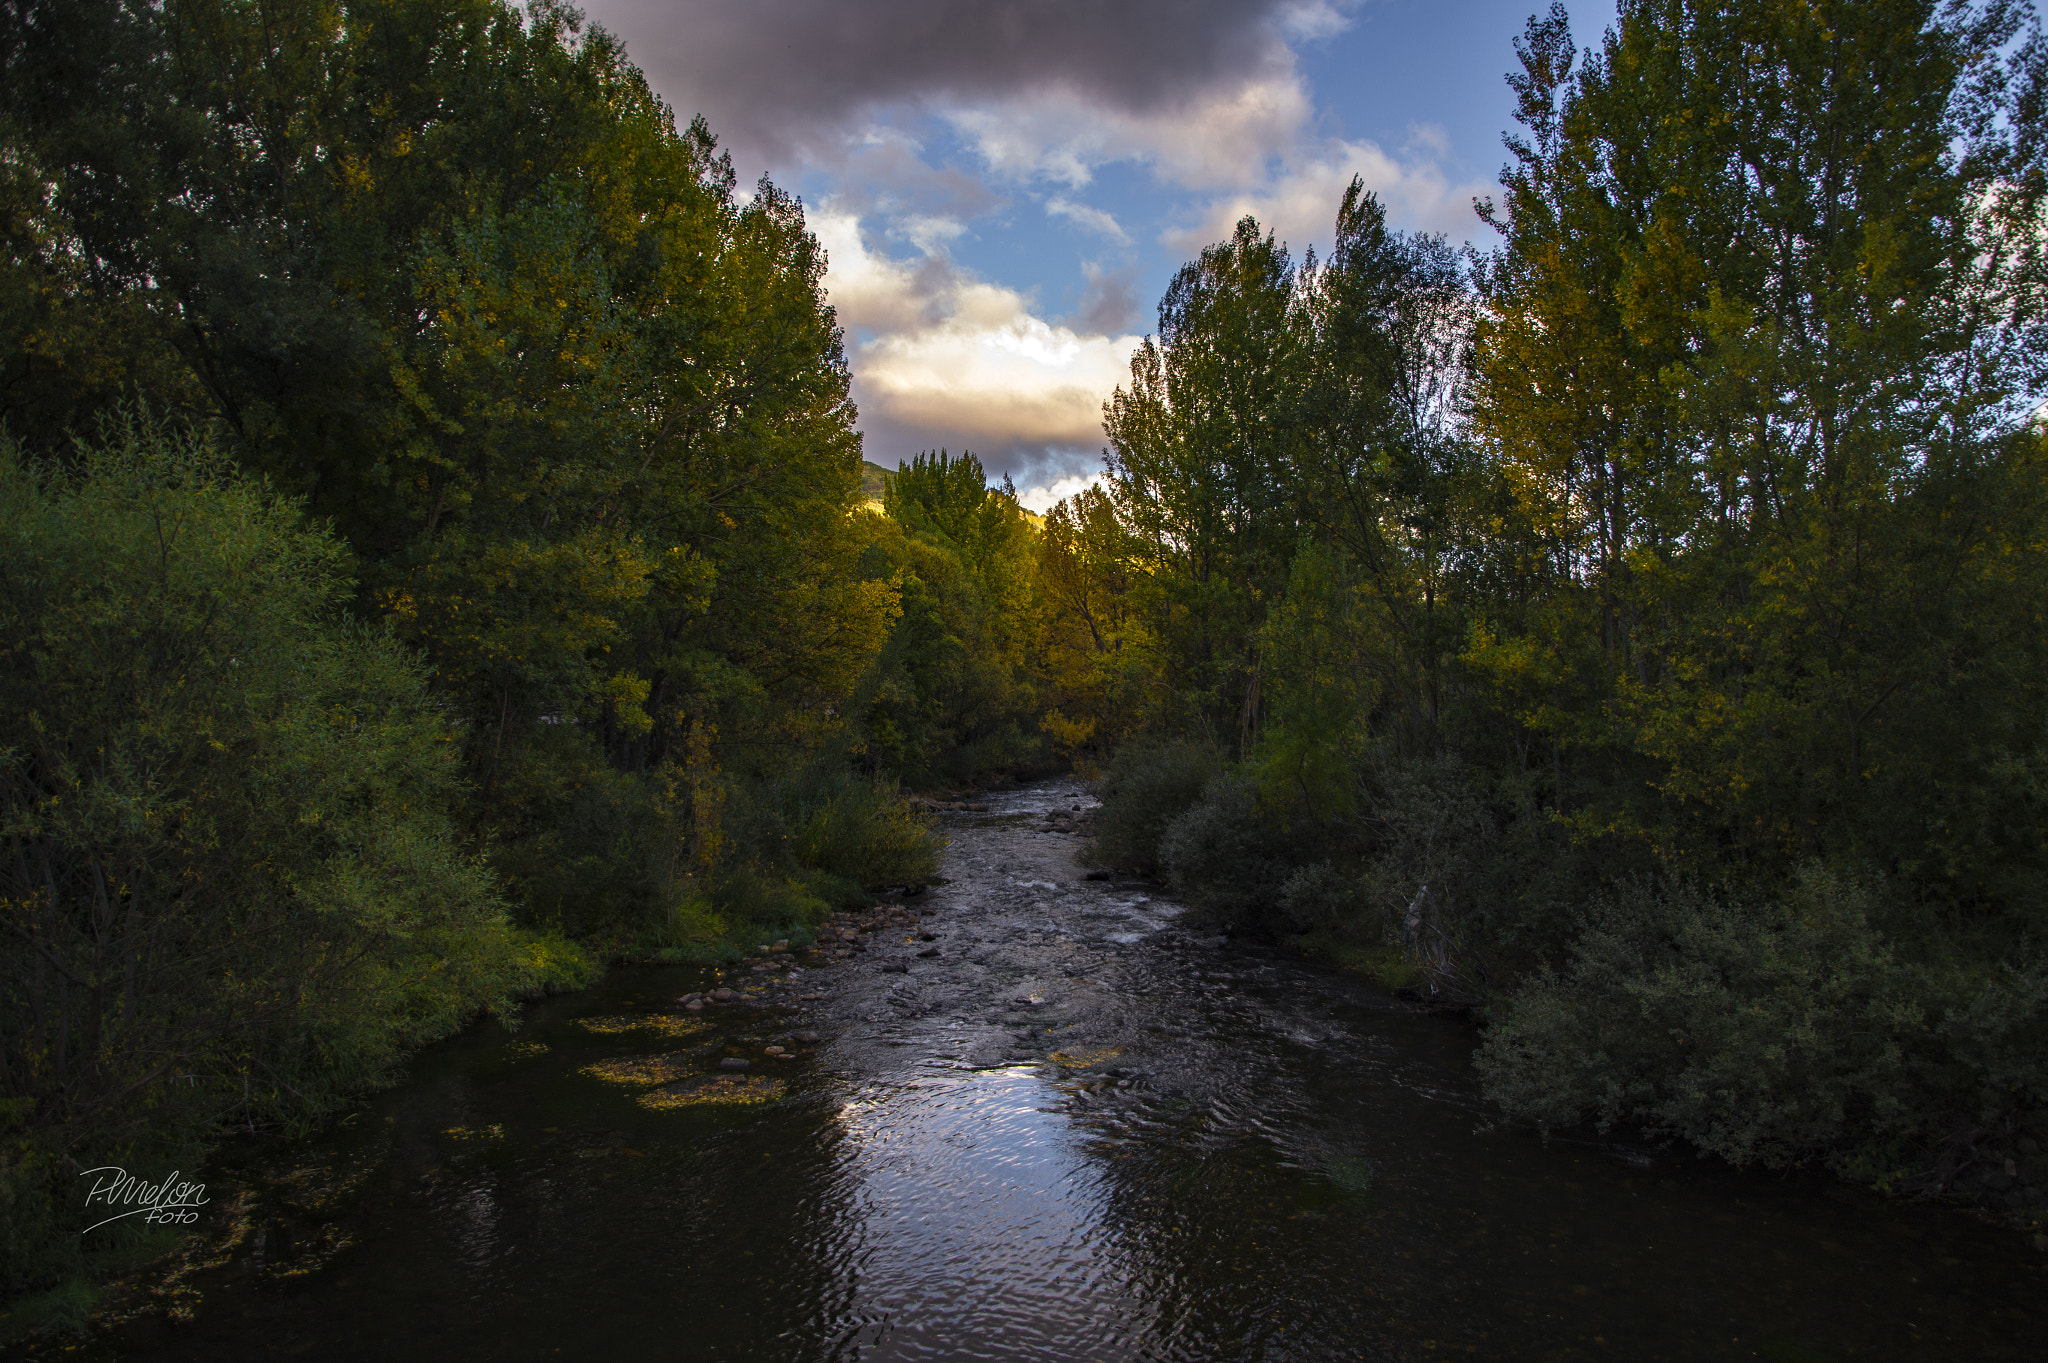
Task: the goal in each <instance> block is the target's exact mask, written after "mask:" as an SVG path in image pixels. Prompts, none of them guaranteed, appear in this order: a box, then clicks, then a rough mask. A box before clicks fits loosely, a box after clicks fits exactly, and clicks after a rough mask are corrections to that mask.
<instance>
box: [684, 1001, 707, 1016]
mask: <svg viewBox="0 0 2048 1363" xmlns="http://www.w3.org/2000/svg"><path fill="white" fill-rule="evenodd" d="M683 1011H684V1012H685V1013H701V1012H703V1011H704V1001H703V1000H702V999H691V1000H690V1001H689V1002H688V1003H686V1004H684V1005H683Z"/></svg>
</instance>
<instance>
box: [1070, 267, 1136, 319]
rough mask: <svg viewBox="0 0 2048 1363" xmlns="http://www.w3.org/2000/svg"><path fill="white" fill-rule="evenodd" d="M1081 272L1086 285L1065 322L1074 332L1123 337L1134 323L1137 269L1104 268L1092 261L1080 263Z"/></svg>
mask: <svg viewBox="0 0 2048 1363" xmlns="http://www.w3.org/2000/svg"><path fill="white" fill-rule="evenodd" d="M1081 273H1082V275H1083V276H1084V277H1085V278H1086V279H1087V281H1088V284H1087V287H1086V288H1084V289H1082V290H1081V301H1080V302H1079V303H1078V304H1076V305H1075V308H1074V310H1073V311H1072V312H1070V313H1068V314H1067V317H1066V325H1068V326H1070V327H1072V328H1073V329H1074V330H1076V331H1078V332H1083V333H1087V334H1091V335H1099V336H1123V335H1128V334H1129V333H1131V332H1132V331H1135V330H1136V329H1137V325H1138V270H1137V267H1136V266H1133V265H1126V266H1125V267H1124V268H1122V269H1120V270H1105V269H1103V268H1102V266H1100V265H1098V264H1096V263H1095V262H1094V261H1092V260H1091V261H1087V262H1084V263H1083V264H1082V266H1081Z"/></svg>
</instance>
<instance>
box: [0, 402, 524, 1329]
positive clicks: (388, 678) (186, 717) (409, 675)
mask: <svg viewBox="0 0 2048 1363" xmlns="http://www.w3.org/2000/svg"><path fill="white" fill-rule="evenodd" d="M108 435H109V438H108V439H107V440H106V441H105V442H103V443H100V444H95V445H88V446H84V447H81V448H80V449H79V450H78V452H77V454H76V457H75V459H74V460H73V462H72V465H71V467H70V468H68V469H60V468H58V467H57V466H55V465H51V464H28V463H25V462H24V461H23V460H22V459H21V458H20V456H19V455H18V453H17V452H16V451H14V450H13V449H7V450H5V451H0V692H4V696H5V704H4V705H0V841H4V845H0V896H4V898H5V902H6V904H7V906H8V920H9V925H10V928H11V932H10V934H9V937H8V939H7V941H6V943H5V945H4V947H0V972H4V974H0V980H4V984H0V988H4V1004H5V1011H4V1014H0V1029H4V1031H0V1044H4V1048H5V1055H6V1061H7V1063H6V1066H5V1069H4V1072H0V1075H4V1078H0V1082H4V1085H5V1089H4V1094H0V1096H4V1098H5V1099H6V1101H7V1102H8V1103H9V1105H10V1110H11V1111H12V1112H14V1114H15V1116H14V1118H13V1121H14V1123H15V1127H16V1131H17V1132H18V1135H17V1136H15V1137H13V1138H11V1139H14V1140H16V1141H18V1142H19V1144H18V1145H16V1147H15V1149H16V1154H15V1156H14V1157H13V1161H12V1163H11V1165H10V1167H11V1169H12V1170H13V1174H12V1175H11V1176H10V1177H12V1178H14V1179H15V1182H14V1183H12V1184H10V1187H11V1188H12V1191H11V1192H10V1193H9V1196H10V1197H15V1198H17V1199H18V1200H19V1199H28V1200H29V1201H30V1202H31V1203H32V1202H33V1199H34V1196H35V1194H34V1193H33V1192H32V1191H31V1190H32V1189H33V1188H34V1187H35V1185H36V1184H37V1182H38V1180H37V1179H36V1178H34V1177H33V1171H35V1170H37V1169H45V1170H47V1169H51V1168H53V1167H55V1166H52V1165H50V1164H49V1163H48V1162H47V1160H46V1158H45V1156H43V1155H39V1154H37V1153H36V1152H37V1151H39V1150H45V1151H59V1150H61V1151H63V1152H65V1156H66V1159H67V1160H69V1161H76V1160H80V1159H86V1160H87V1162H88V1163H90V1162H92V1161H93V1160H101V1161H104V1160H107V1159H118V1158H119V1157H121V1156H122V1155H123V1154H124V1153H125V1152H134V1151H158V1150H162V1149H166V1148H173V1149H174V1148H177V1147H178V1146H179V1144H180V1143H181V1142H185V1141H189V1140H191V1139H192V1138H193V1137H194V1136H196V1135H199V1134H203V1133H204V1131H205V1130H206V1129H207V1127H208V1126H209V1125H210V1123H212V1122H213V1121H215V1120H217V1119H218V1118H219V1117H221V1116H222V1115H224V1114H226V1113H229V1112H233V1113H235V1114H236V1115H237V1116H238V1117H241V1118H244V1119H247V1120H250V1121H257V1120H261V1121H285V1122H290V1123H299V1122H305V1121H308V1120H311V1119H313V1118H316V1117H318V1116H320V1115H321V1114H322V1113H324V1112H327V1111H329V1110H331V1108H332V1106H333V1105H334V1104H335V1102H336V1101H338V1100H339V1099H340V1098H341V1097H342V1096H343V1095H345V1094H346V1093H348V1092H349V1091H351V1090H352V1089H353V1088H356V1087H359V1086H361V1085H362V1084H364V1083H367V1082H371V1081H373V1080H375V1079H376V1078H378V1077H380V1076H381V1075H383V1074H384V1073H386V1072H387V1071H388V1070H389V1068H390V1067H391V1065H392V1064H393V1063H394V1062H395V1061H396V1060H397V1059H399V1058H400V1057H401V1056H402V1055H403V1054H404V1053H405V1051H406V1050H407V1049H408V1048H409V1047H412V1046H415V1045H418V1044H419V1043H421V1042H423V1041H426V1040H431V1039H433V1038H435V1037H437V1036H442V1035H445V1034H447V1033H448V1032H450V1031H452V1030H453V1029H454V1028H455V1027H457V1026H458V1025H460V1024H461V1023H462V1022H463V1021H464V1020H466V1019H467V1018H468V1017H470V1016H471V1015H473V1014H474V1013H475V1012H476V1011H477V1010H479V1009H481V1008H485V1007H490V1006H495V1005H497V1004H499V1003H500V1002H501V1001H502V1000H504V999H505V997H506V996H507V994H508V992H509V991H511V990H515V989H519V988H523V987H526V986H527V985H528V984H529V983H530V982H532V981H534V980H536V979H537V978H541V977H544V975H558V974H559V973H560V971H559V968H558V967H555V966H547V968H546V969H545V971H544V972H543V971H542V970H541V969H540V968H539V967H542V966H543V964H544V962H543V961H542V959H541V957H540V955H539V954H538V953H535V952H532V951H529V950H525V949H522V945H521V943H520V942H519V941H518V940H517V939H516V938H515V937H514V935H513V934H512V932H511V930H510V928H509V927H508V925H507V923H506V921H505V916H504V909H503V905H502V903H501V902H500V901H499V899H498V898H497V896H496V894H495V893H494V891H493V887H492V884H491V880H490V877H489V876H488V875H487V873H486V872H485V871H484V870H483V868H482V867H481V866H480V865H478V864H477V862H476V861H475V859H474V858H472V857H470V856H468V855H466V854H465V853H464V852H463V851H462V850H461V848H460V846H459V844H458V842H457V840H456V838H455V836H454V833H455V830H454V828H453V827H452V824H451V820H450V818H449V810H450V809H451V807H452V806H453V805H454V804H455V800H456V792H457V789H458V786H459V780H460V765H459V758H458V756H457V748H456V745H455V743H454V735H453V734H452V733H451V732H450V730H449V728H448V726H447V724H446V721H445V718H444V716H443V715H442V714H441V712H440V711H439V709H438V707H437V706H436V705H435V704H434V703H433V702H432V701H431V700H430V698H429V697H428V695H427V692H426V688H425V677H424V672H423V669H422V668H421V667H420V666H419V665H418V663H417V662H416V661H415V660H414V659H413V658H412V657H410V656H409V655H408V654H407V653H406V652H405V650H404V649H402V648H401V647H400V646H399V645H398V644H397V643H396V642H395V641H393V640H392V639H391V638H390V637H389V636H388V634H387V633H385V632H383V631H380V630H373V629H368V628H365V627H363V626H361V625H358V624H354V623H352V622H350V621H349V620H348V619H347V617H346V616H345V615H344V614H343V613H342V611H341V606H342V604H343V602H344V601H345V600H346V598H347V595H348V592H349V588H350V585H351V584H350V582H349V579H348V576H347V573H348V567H349V564H348V554H347V550H346V549H345V548H344V547H343V546H342V545H340V544H339V543H338V542H337V541H336V540H335V539H334V538H333V537H332V536H331V535H328V534H325V533H323V532H318V531H313V530H308V529H306V528H304V527H303V526H302V525H301V523H300V520H299V513H298V509H297V508H296V507H295V506H293V505H292V504H291V503H289V502H287V501H285V500H283V499H281V498H279V497H277V496H276V495H275V494H273V493H271V492H269V491H268V490H267V489H265V488H264V487H263V486H262V485H261V484H259V483H255V482H251V481H247V480H244V479H242V478H240V477H239V476H237V475H236V474H235V473H234V472H233V470H232V468H231V466H229V465H228V464H227V462H226V461H225V460H224V458H223V457H222V456H221V454H220V453H219V452H218V450H217V449H216V448H215V447H213V446H211V445H209V444H207V443H206V442H204V441H201V440H196V439H188V438H183V437H178V436H175V435H171V434H168V433H166V432H164V431H162V430H159V429H156V428H153V427H150V426H148V425H144V424H132V425H128V426H125V427H120V426H116V427H111V428H110V429H109V432H108ZM88 1157H90V1158H89V1159H88ZM42 1181H43V1182H44V1183H45V1184H46V1183H47V1180H42ZM16 1215H17V1216H20V1217H24V1218H27V1223H28V1224H29V1225H31V1226H33V1225H34V1224H37V1223H38V1221H37V1218H42V1217H46V1216H47V1215H48V1213H47V1212H42V1211H36V1210H34V1209H33V1207H25V1208H18V1209H17V1212H16ZM46 1229H47V1227H46ZM71 1229H72V1231H73V1233H74V1235H75V1231H76V1229H77V1228H76V1227H73V1228H71ZM13 1233H14V1234H15V1235H17V1236H20V1235H21V1234H23V1233H24V1232H21V1231H19V1230H17V1231H15V1232H13ZM27 1234H28V1238H29V1240H30V1241H31V1242H33V1241H35V1240H36V1239H37V1236H36V1235H35V1233H33V1232H27ZM16 1248H17V1251H19V1250H20V1249H21V1248H22V1246H20V1245H17V1246H16ZM44 1248H45V1249H46V1248H47V1246H44ZM58 1267H59V1265H58V1263H57V1262H56V1261H49V1262H39V1261H38V1260H37V1259H36V1258H35V1257H34V1255H33V1254H29V1255H26V1256H24V1255H22V1254H21V1253H19V1252H18V1253H17V1254H16V1255H15V1256H14V1257H11V1258H10V1259H9V1260H7V1261H6V1262H5V1263H4V1264H0V1274H4V1280H5V1282H6V1285H7V1286H8V1287H9V1288H12V1289H19V1288H21V1287H25V1286H28V1285H30V1284H31V1283H33V1282H34V1281H35V1280H36V1279H37V1278H38V1277H40V1276H41V1275H43V1274H44V1273H46V1272H50V1271H54V1270H55V1269H56V1268H58Z"/></svg>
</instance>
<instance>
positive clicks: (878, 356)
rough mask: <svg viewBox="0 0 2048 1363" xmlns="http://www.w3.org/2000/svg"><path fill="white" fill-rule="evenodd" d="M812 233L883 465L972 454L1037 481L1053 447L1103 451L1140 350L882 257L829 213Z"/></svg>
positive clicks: (921, 263) (851, 220)
mask: <svg viewBox="0 0 2048 1363" xmlns="http://www.w3.org/2000/svg"><path fill="white" fill-rule="evenodd" d="M810 221H811V226H812V229H813V230H814V231H816V232H817V234H818V237H819V240H820V241H821V242H822V243H823V244H824V246H825V249H826V251H827V252H828V253H829V259H830V268H829V271H828V273H827V275H826V279H825V287H826V290H827V292H828V294H829V295H830V297H831V300H832V304H833V306H834V307H835V308H837V309H838V313H839V320H840V323H841V325H842V326H844V327H846V328H847V330H848V333H849V336H850V340H849V352H850V353H849V356H848V358H849V360H850V361H851V364H852V368H853V375H854V401H855V402H856V403H858V404H859V406H860V409H861V425H862V427H863V429H864V430H865V431H866V432H867V435H868V438H869V442H870V451H869V457H870V458H873V459H877V460H878V462H881V463H884V464H888V463H893V462H895V460H897V459H899V458H902V457H905V456H907V455H909V454H910V453H912V452H914V451H915V450H917V449H922V448H927V447H933V446H946V447H949V448H952V449H960V448H962V447H966V448H971V449H974V450H976V451H977V452H980V453H982V454H984V456H985V462H989V463H990V465H991V467H992V468H993V469H998V470H999V469H1001V468H1003V467H1006V466H1008V465H1010V464H1013V463H1014V464H1022V465H1023V466H1024V467H1025V468H1026V469H1030V468H1035V467H1037V466H1039V465H1040V464H1043V463H1046V462H1048V461H1049V460H1050V461H1054V462H1058V456H1056V455H1051V454H1049V453H1048V447H1051V448H1053V449H1063V450H1076V449H1085V448H1088V447H1093V446H1099V444H1100V442H1101V435H1102V403H1103V399H1105V398H1106V397H1108V395H1109V394H1110V392H1111V391H1112V390H1113V389H1114V388H1115V387H1116V385H1117V384H1118V383H1121V382H1124V381H1125V380H1126V379H1127V378H1128V377H1129V373H1130V356H1131V352H1132V351H1133V350H1134V349H1136V347H1137V345H1138V342H1139V338H1138V337H1136V336H1131V335H1125V336H1111V335H1105V334H1091V333H1088V332H1085V331H1076V330H1074V329H1073V328H1072V327H1069V326H1064V325H1055V324H1053V323H1050V322H1047V321H1046V320H1044V319H1043V318H1041V317H1039V316H1037V315H1035V314H1034V313H1033V311H1032V309H1031V305H1030V300H1029V299H1027V298H1026V297H1025V296H1024V295H1023V294H1021V293H1019V292H1018V291H1017V290H1015V289H1010V288H1005V287H1003V286H1002V285H999V284H992V283H990V282H988V281H987V280H984V279H980V278H978V277H976V276H974V275H972V274H970V273H969V272H967V271H965V270H962V269H961V268H960V267H958V266H957V265H955V264H954V263H953V262H952V261H951V260H949V259H947V258H946V257H945V256H943V255H941V254H938V253H937V252H936V251H934V250H931V249H927V250H926V251H925V252H924V254H922V255H921V256H919V257H916V258H913V259H897V258H895V257H891V256H888V255H885V254H882V253H881V252H879V251H876V250H875V249H873V248H872V246H871V244H870V241H869V239H868V237H867V236H866V235H865V234H864V233H863V232H862V230H861V221H860V219H859V218H858V217H856V216H855V215H853V214H850V213H846V212H843V211H834V207H833V205H832V204H830V203H827V204H825V205H822V206H821V208H820V209H819V210H818V211H815V212H814V213H812V215H811V219H810ZM1032 451H1036V452H1037V453H1036V454H1035V455H1034V454H1033V453H1032ZM989 456H995V457H993V458H990V457H989ZM1027 476H1028V474H1027Z"/></svg>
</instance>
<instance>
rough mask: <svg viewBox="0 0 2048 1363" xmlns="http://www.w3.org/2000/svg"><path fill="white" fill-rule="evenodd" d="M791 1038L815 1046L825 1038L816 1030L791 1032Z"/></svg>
mask: <svg viewBox="0 0 2048 1363" xmlns="http://www.w3.org/2000/svg"><path fill="white" fill-rule="evenodd" d="M789 1039H790V1040H791V1041H795V1042H798V1043H800V1044H802V1045H805V1046H815V1045H817V1044H818V1043H819V1042H820V1041H823V1040H824V1039H825V1038H823V1037H821V1036H819V1035H818V1034H817V1033H816V1032H791V1033H790V1034H789Z"/></svg>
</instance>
